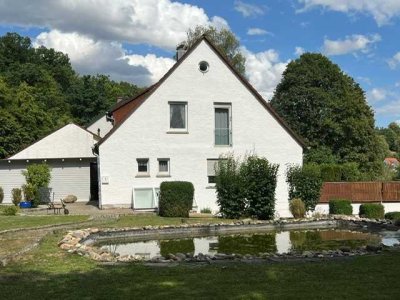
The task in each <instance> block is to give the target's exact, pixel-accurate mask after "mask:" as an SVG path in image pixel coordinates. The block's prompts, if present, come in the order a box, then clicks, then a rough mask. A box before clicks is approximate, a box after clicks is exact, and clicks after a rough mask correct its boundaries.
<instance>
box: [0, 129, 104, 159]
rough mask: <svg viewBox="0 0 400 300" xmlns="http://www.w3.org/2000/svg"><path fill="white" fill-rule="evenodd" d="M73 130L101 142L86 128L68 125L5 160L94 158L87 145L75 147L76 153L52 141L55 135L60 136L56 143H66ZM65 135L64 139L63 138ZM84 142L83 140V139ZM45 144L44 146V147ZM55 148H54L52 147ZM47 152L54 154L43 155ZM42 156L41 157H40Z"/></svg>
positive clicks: (74, 138) (73, 137)
mask: <svg viewBox="0 0 400 300" xmlns="http://www.w3.org/2000/svg"><path fill="white" fill-rule="evenodd" d="M73 129H79V130H81V131H82V132H84V133H86V135H89V136H91V137H92V138H93V142H95V141H99V140H100V138H99V136H97V135H96V134H94V133H93V132H91V131H89V130H87V129H86V128H83V127H81V126H79V125H77V124H75V123H68V124H65V125H64V126H61V127H60V128H58V129H56V130H54V131H52V132H50V133H49V134H47V135H46V136H44V137H43V138H41V139H39V140H37V141H35V142H34V143H32V144H30V145H28V146H27V147H25V148H23V149H22V150H21V151H19V152H17V153H15V154H13V155H11V156H9V157H7V158H5V159H4V160H13V159H15V160H17V159H39V158H40V159H42V158H68V157H79V158H83V157H92V156H93V154H92V155H90V154H91V149H90V148H89V149H87V147H86V146H87V145H82V147H73V149H74V151H72V154H71V151H70V150H68V149H64V147H65V145H60V144H55V143H54V140H53V141H52V140H51V139H52V136H53V138H54V136H55V135H57V134H58V140H56V141H60V140H61V141H64V140H66V139H67V138H68V137H70V135H71V134H70V133H71V132H73V131H71V130H73ZM63 131H66V134H64V133H63ZM63 135H64V137H63ZM71 138H72V139H73V141H75V140H76V136H71ZM82 140H83V139H82ZM82 140H81V141H82ZM49 141H50V144H49V145H47V146H46V145H44V143H46V142H49ZM42 144H43V145H42ZM52 146H53V147H52ZM43 151H44V152H46V151H49V152H52V151H53V153H52V155H48V154H46V153H44V154H42V153H43ZM37 153H41V154H40V155H38V154H37ZM39 156H40V157H39Z"/></svg>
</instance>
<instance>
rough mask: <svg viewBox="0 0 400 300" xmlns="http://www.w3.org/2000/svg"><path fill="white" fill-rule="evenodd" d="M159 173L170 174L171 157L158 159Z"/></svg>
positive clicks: (162, 174)
mask: <svg viewBox="0 0 400 300" xmlns="http://www.w3.org/2000/svg"><path fill="white" fill-rule="evenodd" d="M158 175H161V176H169V158H159V159H158Z"/></svg>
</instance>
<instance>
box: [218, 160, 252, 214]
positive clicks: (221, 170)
mask: <svg viewBox="0 0 400 300" xmlns="http://www.w3.org/2000/svg"><path fill="white" fill-rule="evenodd" d="M215 173H216V174H215V175H216V176H215V187H216V192H217V204H218V205H219V210H220V213H221V214H222V216H223V217H225V218H231V219H237V218H239V217H241V216H243V214H244V213H245V212H246V200H245V183H244V181H243V178H242V176H241V175H240V162H239V161H238V160H236V159H235V158H234V157H233V155H228V156H224V157H221V159H220V160H219V162H218V167H217V168H216V170H215Z"/></svg>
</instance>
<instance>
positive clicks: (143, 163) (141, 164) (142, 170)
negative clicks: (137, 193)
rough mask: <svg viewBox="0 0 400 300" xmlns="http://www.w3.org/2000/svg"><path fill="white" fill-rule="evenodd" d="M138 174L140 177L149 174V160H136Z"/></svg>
mask: <svg viewBox="0 0 400 300" xmlns="http://www.w3.org/2000/svg"><path fill="white" fill-rule="evenodd" d="M137 164H138V174H140V175H144V174H146V175H148V174H149V159H148V158H138V159H137Z"/></svg>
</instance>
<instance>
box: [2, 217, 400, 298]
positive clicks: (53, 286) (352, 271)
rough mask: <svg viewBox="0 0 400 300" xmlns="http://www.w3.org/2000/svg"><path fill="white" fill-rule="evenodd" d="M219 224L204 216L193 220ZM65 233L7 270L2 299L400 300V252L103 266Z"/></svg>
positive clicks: (125, 220)
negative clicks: (72, 247)
mask: <svg viewBox="0 0 400 300" xmlns="http://www.w3.org/2000/svg"><path fill="white" fill-rule="evenodd" d="M61 218H65V216H62V217H61ZM213 220H214V221H215V219H207V218H201V220H195V219H193V222H195V223H197V222H210V221H213ZM217 221H218V222H219V221H220V220H219V219H218V220H217ZM149 222H150V223H149ZM180 222H182V221H181V219H180V218H176V219H164V218H159V217H157V216H154V215H139V216H126V217H122V218H120V219H118V220H114V219H113V220H106V221H103V222H102V224H101V226H105V227H106V226H113V227H125V226H142V225H149V224H151V225H161V224H167V223H168V224H171V223H172V224H179V223H180ZM185 222H189V223H190V222H192V219H189V221H187V220H186V221H185ZM97 225H100V224H97ZM27 227H29V226H27ZM64 233H65V231H64V230H58V231H56V232H55V233H52V234H49V235H47V236H46V237H45V238H44V239H43V240H42V242H41V244H40V246H39V247H37V248H35V249H34V250H32V251H30V252H29V253H27V254H25V255H24V256H23V257H22V258H21V259H20V260H18V261H16V262H13V263H11V264H9V265H8V266H7V267H4V268H2V269H1V268H0V285H1V289H0V298H1V299H26V298H27V297H29V298H30V299H38V298H42V299H276V298H280V299H398V298H400V288H399V285H398V266H399V265H400V253H399V252H386V253H384V254H382V255H375V256H368V257H366V256H365V257H357V258H352V259H342V260H337V261H317V262H286V263H273V264H272V263H235V262H230V263H224V264H221V263H219V264H211V265H203V264H182V265H169V266H160V265H157V266H147V265H144V264H127V265H100V264H97V263H95V262H94V261H91V260H89V259H87V258H84V257H81V256H79V255H76V254H69V253H67V252H65V251H62V250H60V249H59V248H58V247H57V242H58V241H59V240H60V239H61V238H62V236H63V235H64Z"/></svg>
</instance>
